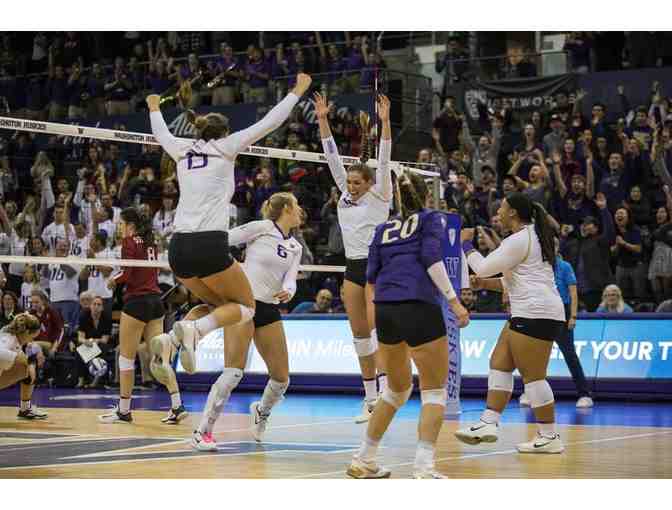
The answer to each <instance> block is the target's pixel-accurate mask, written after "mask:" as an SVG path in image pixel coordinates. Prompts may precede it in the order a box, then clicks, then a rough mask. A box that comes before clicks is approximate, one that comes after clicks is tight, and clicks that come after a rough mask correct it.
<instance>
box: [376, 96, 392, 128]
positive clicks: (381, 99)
mask: <svg viewBox="0 0 672 510" xmlns="http://www.w3.org/2000/svg"><path fill="white" fill-rule="evenodd" d="M377 102H378V117H380V120H382V121H383V122H387V121H388V120H390V100H389V99H388V97H387V96H385V95H383V94H380V95H379V96H378V101H377Z"/></svg>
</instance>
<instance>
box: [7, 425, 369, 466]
mask: <svg viewBox="0 0 672 510" xmlns="http://www.w3.org/2000/svg"><path fill="white" fill-rule="evenodd" d="M80 437H82V436H80V435H68V434H38V433H31V432H0V439H2V438H5V439H12V438H15V439H22V440H25V439H30V440H31V442H30V443H16V444H11V445H10V444H7V443H5V444H3V447H2V449H3V450H4V451H3V453H2V456H0V470H6V469H21V468H30V467H43V466H69V465H77V464H109V463H121V462H128V461H133V462H138V461H152V460H166V459H189V458H194V457H203V456H207V457H209V456H213V455H215V456H222V455H253V454H259V453H279V452H283V453H319V454H326V453H337V452H338V453H340V452H349V451H354V450H356V449H357V445H335V444H321V443H264V444H259V443H257V442H256V441H234V442H229V443H219V444H218V445H217V446H218V450H217V452H198V451H195V450H192V449H191V448H189V447H188V446H186V445H185V444H184V443H185V441H182V440H175V439H171V438H152V437H122V438H105V437H101V438H99V439H96V438H93V439H78V438H80ZM168 444H174V445H175V448H174V449H171V450H169V451H160V452H148V451H146V447H152V446H155V447H159V446H163V445H168ZM10 446H11V447H10ZM138 448H143V450H141V451H132V450H136V449H138Z"/></svg>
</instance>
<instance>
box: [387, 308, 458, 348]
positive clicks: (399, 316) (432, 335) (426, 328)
mask: <svg viewBox="0 0 672 510" xmlns="http://www.w3.org/2000/svg"><path fill="white" fill-rule="evenodd" d="M376 330H377V332H378V341H379V342H380V343H383V344H387V345H396V344H398V343H401V342H406V343H407V344H408V345H409V346H410V347H418V346H420V345H423V344H426V343H429V342H432V341H433V340H436V339H437V338H440V337H442V336H446V324H445V323H444V322H443V314H442V313H441V307H440V306H438V305H432V304H429V303H425V302H424V301H395V302H380V303H376Z"/></svg>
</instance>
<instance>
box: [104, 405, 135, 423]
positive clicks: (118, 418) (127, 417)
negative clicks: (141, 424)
mask: <svg viewBox="0 0 672 510" xmlns="http://www.w3.org/2000/svg"><path fill="white" fill-rule="evenodd" d="M98 421H99V422H100V423H110V424H111V423H126V424H128V423H133V416H131V412H130V411H129V412H127V413H126V414H122V413H121V412H120V411H119V406H116V407H115V408H114V409H112V410H111V411H110V412H109V413H108V414H101V415H99V416H98Z"/></svg>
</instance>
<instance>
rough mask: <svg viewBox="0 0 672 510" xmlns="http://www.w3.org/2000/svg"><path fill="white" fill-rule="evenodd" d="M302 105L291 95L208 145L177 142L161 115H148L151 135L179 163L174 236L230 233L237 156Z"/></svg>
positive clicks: (195, 141)
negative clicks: (244, 127) (259, 118)
mask: <svg viewBox="0 0 672 510" xmlns="http://www.w3.org/2000/svg"><path fill="white" fill-rule="evenodd" d="M298 100H299V98H298V97H296V96H295V95H294V94H291V93H290V94H288V95H287V97H285V98H284V99H283V100H282V101H281V102H280V103H278V104H277V105H276V106H275V107H274V108H273V109H272V110H271V111H270V112H268V114H267V115H266V116H265V117H264V118H263V119H261V120H260V121H259V122H257V123H256V124H254V125H252V126H250V127H249V128H247V129H244V130H242V131H238V132H236V133H233V134H232V135H230V136H227V137H226V138H221V139H219V140H209V141H207V142H206V141H205V140H179V139H178V138H175V137H174V136H173V135H172V134H171V133H170V131H169V130H168V126H166V123H165V121H164V120H163V117H162V115H161V112H152V113H150V120H151V123H152V133H154V136H155V137H156V139H157V140H158V141H159V143H160V144H161V147H163V150H165V151H166V152H167V153H168V154H169V155H170V157H171V158H173V159H174V160H175V162H176V163H177V180H178V182H179V185H180V200H179V203H178V204H177V214H176V216H175V228H174V231H175V232H204V231H211V230H217V231H228V229H229V205H230V202H231V197H233V193H234V191H235V181H234V174H233V169H234V162H235V160H236V156H237V155H238V153H239V152H241V151H243V150H245V149H247V147H249V146H250V145H251V144H253V143H254V142H256V141H257V140H259V139H261V138H263V137H264V136H266V135H267V134H268V133H270V132H271V131H273V130H275V129H277V128H279V127H280V126H281V125H282V123H283V122H285V120H287V118H288V117H289V114H290V113H291V112H292V109H293V108H294V106H295V105H296V103H297V102H298ZM262 155H263V154H262Z"/></svg>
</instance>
